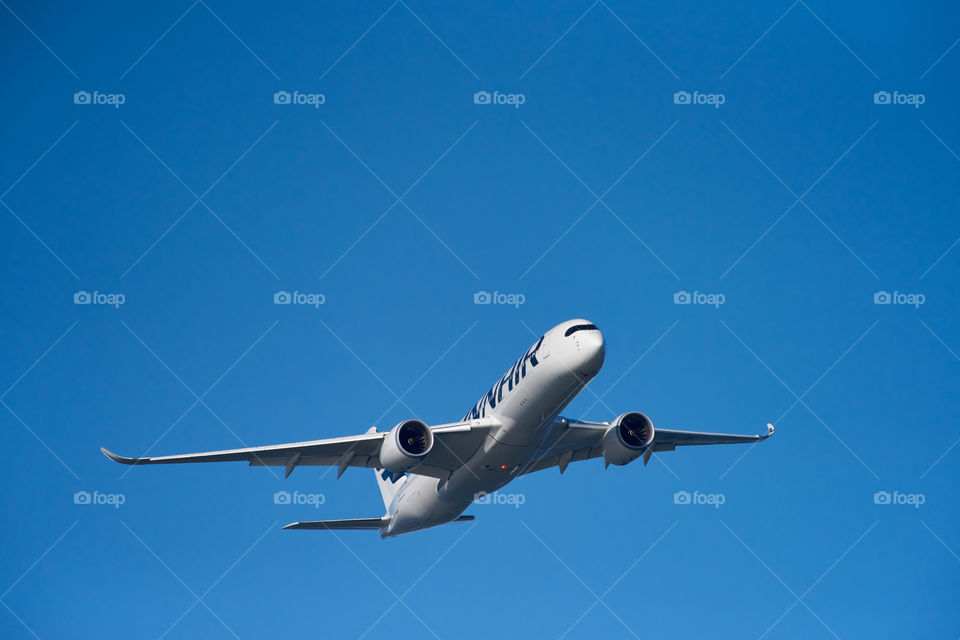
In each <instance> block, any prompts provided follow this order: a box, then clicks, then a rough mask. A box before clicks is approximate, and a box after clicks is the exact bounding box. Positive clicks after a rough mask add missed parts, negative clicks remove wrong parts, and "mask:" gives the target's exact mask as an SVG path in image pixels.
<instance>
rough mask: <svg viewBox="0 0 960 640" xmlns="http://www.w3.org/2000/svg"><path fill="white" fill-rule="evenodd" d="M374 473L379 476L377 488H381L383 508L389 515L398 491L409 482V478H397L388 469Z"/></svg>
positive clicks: (376, 470)
mask: <svg viewBox="0 0 960 640" xmlns="http://www.w3.org/2000/svg"><path fill="white" fill-rule="evenodd" d="M374 471H375V473H376V474H377V486H378V487H380V495H381V496H382V497H383V508H384V509H386V510H387V513H389V512H390V504H391V503H392V502H393V498H394V497H395V496H396V495H397V491H399V490H400V487H401V486H403V483H404V482H406V481H407V477H406V476H400V477H399V478H397V477H396V476H394V475H393V474H392V473H390V472H389V471H387V470H386V469H375V470H374Z"/></svg>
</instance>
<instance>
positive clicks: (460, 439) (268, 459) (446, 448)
mask: <svg viewBox="0 0 960 640" xmlns="http://www.w3.org/2000/svg"><path fill="white" fill-rule="evenodd" d="M494 426H499V424H498V423H496V422H495V421H494V420H492V419H490V418H485V419H481V420H470V421H468V422H453V423H450V424H441V425H437V426H433V427H430V430H431V431H433V435H434V445H433V449H432V450H431V451H430V453H429V454H427V457H426V458H425V459H424V461H423V462H422V463H421V464H419V465H418V466H417V467H416V468H415V470H414V471H413V472H411V473H416V474H418V475H425V476H432V477H435V478H440V479H445V478H446V477H447V476H449V475H450V472H451V471H453V470H454V469H456V468H457V467H459V466H461V465H462V464H463V463H464V462H466V461H467V460H468V459H469V458H470V457H471V456H473V454H474V452H475V451H476V450H477V448H478V447H479V446H480V445H481V444H482V443H483V439H484V437H485V436H486V433H487V431H488V430H489V429H490V428H491V427H494ZM387 433H389V431H383V432H378V431H377V430H376V428H375V427H371V428H370V430H369V431H367V432H366V433H364V434H362V435H357V436H347V437H345V438H329V439H327V440H309V441H306V442H291V443H287V444H277V445H270V446H266V447H247V448H244V449H224V450H222V451H206V452H202V453H187V454H182V455H174V456H151V457H143V458H127V457H125V456H120V455H117V454H116V453H113V452H112V451H109V450H107V449H105V448H103V447H101V448H100V450H101V451H102V452H103V453H104V455H106V456H107V457H108V458H110V459H111V460H113V461H114V462H119V463H121V464H129V465H146V464H180V463H187V462H241V461H243V462H247V463H249V465H250V466H251V467H266V466H269V467H285V469H286V471H285V474H286V476H289V475H290V473H291V472H293V470H294V469H295V468H296V467H298V466H331V467H337V477H338V478H339V477H340V476H341V475H343V472H344V471H346V469H347V467H367V468H371V469H378V468H380V445H381V444H382V443H383V438H384V436H386V435H387Z"/></svg>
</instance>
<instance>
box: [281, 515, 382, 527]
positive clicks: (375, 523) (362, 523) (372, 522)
mask: <svg viewBox="0 0 960 640" xmlns="http://www.w3.org/2000/svg"><path fill="white" fill-rule="evenodd" d="M389 523H390V518H388V517H387V516H384V517H382V518H350V519H347V520H311V521H307V522H293V523H291V524H288V525H287V526H285V527H284V529H327V530H330V529H373V530H377V529H382V528H383V527H385V526H387V525H388V524H389Z"/></svg>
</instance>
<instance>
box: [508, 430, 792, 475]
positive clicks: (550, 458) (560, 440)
mask: <svg viewBox="0 0 960 640" xmlns="http://www.w3.org/2000/svg"><path fill="white" fill-rule="evenodd" d="M609 427H610V425H609V424H608V423H604V422H579V421H574V420H568V421H558V422H557V423H555V428H554V431H553V434H552V435H551V437H550V439H549V440H548V444H547V445H546V446H545V447H544V453H543V455H541V456H539V457H538V458H536V459H535V461H534V462H533V463H532V464H530V465H529V467H527V469H525V470H524V471H523V473H533V472H534V471H540V470H541V469H549V468H551V467H559V469H560V473H563V472H564V471H566V469H567V465H568V464H570V463H571V462H577V461H579V460H590V459H591V458H599V457H601V456H602V455H603V448H602V446H601V440H602V438H603V434H605V433H606V432H607V429H608V428H609ZM773 432H774V428H773V425H772V424H769V423H768V424H767V433H765V434H762V435H753V436H742V435H736V434H731V433H706V432H702V431H679V430H676V429H659V428H657V429H655V430H654V434H653V444H652V446H651V447H650V449H648V450H647V453H646V454H645V455H644V456H643V462H644V464H646V463H647V462H648V461H649V460H650V454H653V453H657V452H660V451H673V450H674V449H676V448H677V447H686V446H692V445H701V444H743V443H750V442H760V441H761V440H766V439H767V438H769V437H770V436H772V435H773Z"/></svg>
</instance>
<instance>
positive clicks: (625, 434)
mask: <svg viewBox="0 0 960 640" xmlns="http://www.w3.org/2000/svg"><path fill="white" fill-rule="evenodd" d="M653 434H654V429H653V422H651V420H650V418H648V417H647V416H645V415H644V414H642V413H640V412H639V411H631V412H629V413H625V414H623V415H622V416H620V417H619V418H617V419H616V420H614V421H613V422H612V423H611V424H610V428H609V429H607V432H606V433H605V434H603V440H602V446H603V459H604V460H605V461H606V463H607V464H615V465H624V464H627V463H629V462H633V461H634V460H636V459H637V458H639V457H640V456H642V455H643V454H644V453H645V452H646V451H647V449H649V448H650V446H651V445H652V444H653Z"/></svg>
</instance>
